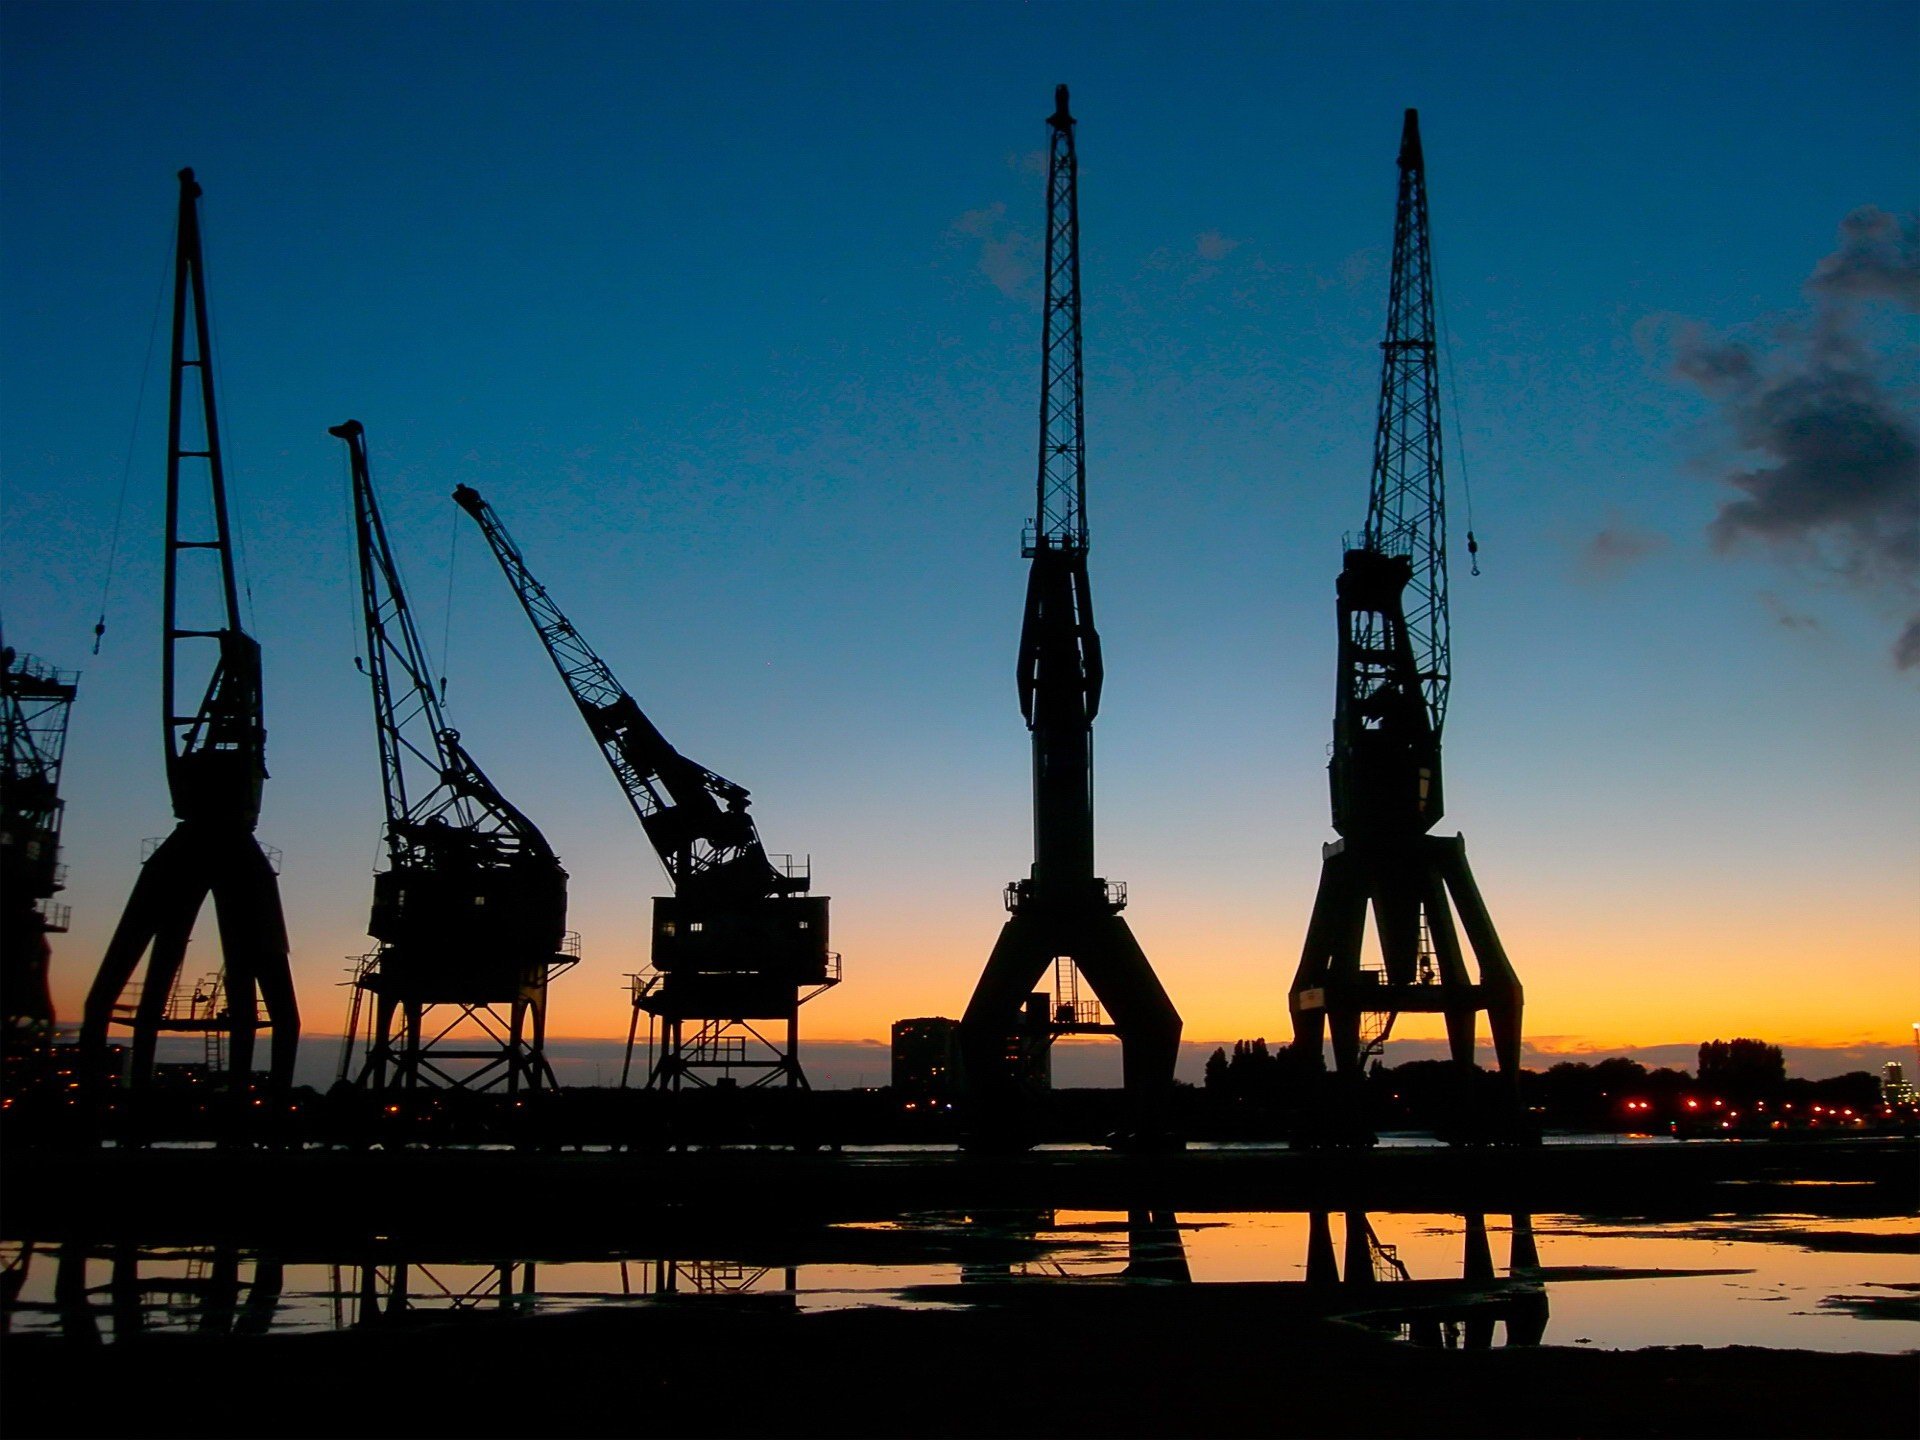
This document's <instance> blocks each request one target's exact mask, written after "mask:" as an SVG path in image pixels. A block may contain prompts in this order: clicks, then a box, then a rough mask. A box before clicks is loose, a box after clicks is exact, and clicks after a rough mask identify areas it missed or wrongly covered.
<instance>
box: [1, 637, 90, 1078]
mask: <svg viewBox="0 0 1920 1440" xmlns="http://www.w3.org/2000/svg"><path fill="white" fill-rule="evenodd" d="M77 678H78V677H77V676H76V675H74V673H73V672H72V671H70V670H68V671H62V670H56V669H54V668H53V667H52V666H51V665H48V664H46V663H45V662H43V661H40V660H36V659H35V658H34V657H33V656H31V655H16V654H15V653H14V651H13V648H12V647H11V646H6V647H3V648H0V1006H4V1012H5V1013H4V1014H3V1015H0V1059H4V1061H5V1065H4V1074H3V1075H0V1082H3V1083H4V1084H5V1086H6V1088H7V1089H8V1090H9V1091H11V1090H13V1089H15V1088H23V1087H27V1086H31V1085H32V1084H34V1083H36V1082H38V1081H39V1080H40V1079H42V1078H44V1071H45V1065H46V1062H47V1061H48V1060H49V1059H50V1058H51V1047H52V1045H53V1022H54V1014H53V993H52V989H51V987H50V985H49V983H48V979H49V977H48V967H49V965H50V963H51V961H52V958H53V953H52V950H51V949H50V948H49V946H48V944H47V936H48V935H49V934H57V933H60V932H62V931H64V930H65V929H66V928H67V915H68V911H67V907H66V905H65V904H63V903H61V902H60V901H58V900H55V899H54V898H53V897H54V896H55V895H58V894H59V893H60V891H61V890H62V889H64V888H65V887H66V866H65V865H63V864H61V863H60V825H61V820H62V818H63V816H64V815H65V807H66V802H65V801H63V800H62V799H61V798H60V770H61V767H62V765H63V763H64V762H65V757H66V750H67V717H68V715H69V714H70V713H71V711H72V709H73V697H74V695H75V693H76V691H75V685H74V682H75V681H76V679H77Z"/></svg>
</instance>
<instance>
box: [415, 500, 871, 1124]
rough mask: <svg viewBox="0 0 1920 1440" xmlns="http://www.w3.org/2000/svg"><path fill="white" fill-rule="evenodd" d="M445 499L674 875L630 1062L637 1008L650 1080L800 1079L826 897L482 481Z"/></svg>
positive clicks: (821, 988) (823, 950) (823, 962)
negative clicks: (634, 688) (644, 703)
mask: <svg viewBox="0 0 1920 1440" xmlns="http://www.w3.org/2000/svg"><path fill="white" fill-rule="evenodd" d="M453 498H454V500H455V502H456V503H457V504H459V506H460V508H461V509H463V510H465V511H466V512H467V513H468V514H469V515H471V516H472V517H473V518H474V520H475V522H476V523H478V525H479V526H480V529H481V532H482V533H483V534H484V535H485V536H486V539H487V544H488V546H489V547H490V548H491V549H492V551H493V555H494V558H495V559H496V560H498V561H499V562H500V568H501V570H502V571H503V572H504V573H505V575H506V577H507V583H508V584H510V585H511V586H512V587H513V592H514V594H515V595H517V596H518V597H519V599H520V604H521V608H522V609H524V610H525V611H526V613H527V618H528V619H529V620H530V621H532V622H533V628H534V631H535V633H537V634H538V635H539V637H540V641H541V643H542V644H543V645H545V646H546V649H547V654H548V656H549V658H551V659H552V661H553V664H554V668H555V669H556V670H558V671H559V672H560V679H561V680H562V682H563V683H564V684H565V685H566V687H567V693H568V694H570V695H571V696H572V697H573V701H574V704H575V705H576V706H577V707H578V708H579V711H580V717H581V719H583V720H585V721H586V724H587V730H588V732H589V733H591V734H592V736H593V738H594V742H595V743H596V744H597V745H599V747H600V753H601V755H602V756H603V757H604V758H605V759H606V762H607V766H608V768H609V769H611V770H612V771H613V775H614V778H615V779H616V780H617V781H618V782H619V784H620V789H621V792H622V793H623V794H624V795H625V796H626V798H627V803H628V804H629V805H631V806H632V807H633V813H634V815H635V816H636V817H637V818H638V819H639V821H640V828H641V829H642V830H643V831H644V832H645V833H646V836H647V839H648V841H649V842H650V843H651V844H652V846H653V848H654V851H655V853H656V854H658V855H659V857H660V863H661V865H662V866H663V867H665V869H666V872H667V878H668V880H669V881H670V882H671V883H672V886H673V894H671V895H663V896H658V897H656V898H655V900H654V902H653V935H652V948H651V961H652V963H651V967H650V968H649V969H648V970H647V971H645V972H643V973H641V974H638V975H635V976H634V977H633V990H632V995H633V1023H632V1024H631V1025H630V1026H629V1028H628V1032H627V1069H628V1071H630V1070H631V1068H632V1062H633V1046H634V1040H635V1036H636V1034H637V1032H638V1027H639V1023H640V1016H641V1015H642V1014H645V1015H647V1016H649V1017H650V1021H651V1022H657V1023H658V1024H659V1025H660V1026H661V1027H662V1037H661V1044H660V1047H659V1049H658V1051H657V1054H656V1056H655V1058H654V1059H653V1061H652V1063H651V1064H650V1066H649V1069H648V1075H647V1080H646V1084H647V1087H648V1088H649V1089H660V1090H668V1091H677V1090H679V1089H681V1088H682V1086H683V1085H685V1084H693V1085H699V1086H704V1085H707V1084H708V1083H709V1081H710V1080H711V1079H713V1078H718V1079H721V1080H726V1081H734V1082H737V1080H738V1078H739V1077H738V1076H736V1075H735V1074H734V1072H735V1071H743V1072H745V1073H747V1074H749V1075H753V1076H754V1078H753V1079H752V1080H751V1082H750V1084H751V1085H754V1086H764V1085H774V1084H778V1083H780V1082H782V1081H784V1082H785V1083H786V1084H787V1085H788V1086H789V1087H795V1088H805V1087H806V1084H807V1078H806V1073H805V1072H804V1071H803V1070H802V1069H801V1067H800V1049H799V1045H800V1007H801V1006H802V1005H804V1004H805V1003H806V1002H807V1001H809V1000H811V999H813V998H815V997H816V996H818V995H820V994H823V993H824V992H825V991H827V990H828V989H831V988H832V987H833V986H834V985H837V984H838V983H839V982H840V957H839V956H838V955H837V954H835V953H834V952H833V951H831V950H829V949H828V948H827V940H828V936H827V898H826V897H825V896H822V895H808V894H807V893H806V892H807V890H808V889H809V887H810V885H811V878H810V876H809V874H808V872H807V869H806V867H805V866H796V865H794V863H793V861H792V858H791V857H790V856H783V857H781V859H782V861H783V862H784V863H781V864H775V862H774V858H773V857H772V856H770V855H768V853H767V851H766V849H765V847H764V846H762V844H761V843H760V833H759V830H758V829H757V827H756V826H755V825H754V822H753V817H752V815H750V814H749V813H748V809H747V806H748V797H747V791H746V790H745V789H744V788H742V787H741V786H739V785H736V784H734V783H733V782H732V781H731V780H728V779H726V778H724V777H723V776H720V775H716V774H715V773H714V772H713V771H711V770H709V769H707V768H706V767H705V766H704V765H700V764H697V763H695V762H694V761H692V760H689V759H688V758H687V757H686V756H684V755H682V754H681V753H680V752H679V751H678V750H676V749H674V747H673V746H672V745H671V744H670V743H668V741H667V738H666V737H665V736H664V735H662V734H661V733H660V731H659V729H658V728H657V727H656V726H655V725H654V723H653V721H652V720H650V719H649V718H648V717H647V714H646V712H645V711H644V710H642V709H641V708H640V704H639V702H638V701H636V700H635V699H634V698H633V696H632V695H630V694H628V693H627V691H626V690H625V689H624V688H623V687H622V686H621V684H620V682H619V681H618V680H617V679H615V678H614V674H613V671H612V670H611V669H609V668H608V666H607V663H606V662H605V661H604V660H602V659H601V658H600V657H599V656H598V655H597V654H595V653H594V651H593V650H592V648H591V647H590V646H589V645H588V644H587V642H586V641H585V640H584V639H583V638H581V635H580V632H579V631H577V630H575V629H574V627H573V623H572V622H571V621H570V620H568V619H567V617H566V616H565V615H564V614H562V613H561V611H560V607H559V606H557V605H556V604H554V602H553V601H552V599H551V598H549V597H548V595H547V592H546V588H545V587H544V586H542V585H541V584H540V582H539V581H537V580H535V579H534V578H533V573H532V571H530V570H529V569H528V568H527V564H526V561H525V560H524V559H523V558H522V557H521V554H520V549H519V547H518V546H517V545H515V544H514V543H513V539H512V537H511V536H509V535H508V534H507V531H506V527H505V526H503V525H502V524H501V523H500V518H499V516H497V515H496V514H494V511H493V507H492V506H491V505H489V504H487V502H486V501H485V500H483V499H482V498H481V497H480V494H479V492H478V491H476V490H474V489H472V488H470V487H469V486H466V485H462V486H460V487H459V488H458V489H457V490H455V491H454V492H453ZM769 1022H773V1023H769ZM776 1023H777V1024H780V1025H784V1027H785V1034H784V1036H782V1035H781V1034H780V1033H778V1031H777V1030H776V1029H775V1024H776ZM649 1048H650V1049H651V1048H652V1047H651V1046H649ZM756 1072H757V1074H756Z"/></svg>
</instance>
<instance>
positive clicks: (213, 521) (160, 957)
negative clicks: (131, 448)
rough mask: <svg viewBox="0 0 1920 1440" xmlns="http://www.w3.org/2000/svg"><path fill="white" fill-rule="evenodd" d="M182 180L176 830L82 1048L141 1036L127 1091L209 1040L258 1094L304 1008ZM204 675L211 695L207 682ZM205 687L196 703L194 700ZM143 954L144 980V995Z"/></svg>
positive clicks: (168, 693) (230, 1074) (171, 576)
mask: <svg viewBox="0 0 1920 1440" xmlns="http://www.w3.org/2000/svg"><path fill="white" fill-rule="evenodd" d="M179 180H180V212H179V230H178V235H177V238H176V241H175V251H174V270H173V277H174V278H173V352H172V369H171V383H170V385H169V395H168V411H167V520H166V571H165V582H164V590H163V598H162V607H161V621H160V625H161V630H160V646H161V680H160V695H161V704H162V710H161V721H162V729H163V732H164V734H165V736H166V753H167V789H168V791H169V793H170V794H171V796H172V799H173V813H174V816H175V818H176V820H177V821H178V823H177V824H176V825H175V826H174V829H173V832H172V833H171V834H169V835H168V836H167V837H166V839H164V840H163V841H161V842H160V844H159V845H158V846H157V847H156V848H155V849H154V850H153V852H152V854H150V855H149V856H147V858H146V860H145V861H144V862H143V863H142V865H141V867H140V874H139V877H138V878H137V879H136V880H135V881H134V886H133V892H132V894H131V895H129V896H128V899H127V908H126V909H125V911H124V912H122V914H121V916H120V923H119V924H118V926H116V927H115V929H114V932H113V937H112V939H110V940H109V941H108V942H107V950H106V954H105V955H104V956H103V957H102V958H101V961H100V969H99V972H98V973H97V974H96V975H95V977H94V981H93V986H92V989H91V990H89V992H88V994H87V1001H86V1009H85V1012H84V1015H83V1018H82V1021H81V1044H82V1048H83V1050H85V1051H87V1052H88V1053H89V1054H91V1055H94V1056H95V1057H101V1056H104V1053H105V1049H106V1043H107V1031H108V1027H109V1026H111V1025H115V1024H119V1025H125V1026H128V1027H130V1028H131V1030H132V1031H133V1054H132V1060H131V1065H130V1068H129V1069H128V1072H127V1075H126V1079H127V1081H128V1083H129V1084H131V1085H133V1086H135V1087H140V1086H144V1085H145V1084H147V1083H148V1082H150V1081H151V1079H152V1076H153V1066H154V1053H155V1049H156V1047H157V1045H158V1042H159V1037H160V1035H161V1033H162V1032H163V1031H184V1032H188V1033H196V1034H198V1035H200V1036H201V1037H203V1038H204V1039H205V1040H207V1041H208V1049H207V1054H208V1057H209V1062H210V1063H211V1064H216V1065H217V1064H220V1063H223V1062H224V1064H225V1067H226V1073H227V1079H228V1082H229V1084H230V1085H231V1087H232V1088H233V1090H234V1091H235V1092H236V1093H244V1092H245V1091H246V1089H247V1088H248V1087H249V1085H250V1084H251V1083H252V1077H253V1052H254V1041H255V1035H256V1032H257V1031H259V1030H260V1029H261V1028H263V1027H264V1028H268V1029H271V1030H272V1032H273V1037H272V1039H273V1046H272V1052H271V1061H270V1065H269V1072H268V1073H269V1079H270V1082H271V1084H272V1086H273V1087H274V1088H275V1089H284V1088H286V1087H287V1086H289V1085H291V1084H292V1082H293V1062H294V1055H295V1051H296V1049H297V1047H298V1045H299V1042H300V1012H299V1005H298V1002H297V1000H296V999H295V996H294V989H293V972H292V970H291V968H290V966H289V964H288V960H287V924H286V919H285V916H284V915H283V913H282V911H281V908H280V884H279V879H278V877H277V874H276V867H275V864H274V862H273V861H272V860H270V859H269V858H268V856H267V852H266V850H264V849H263V848H262V847H261V844H260V841H259V839H258V838H257V837H256V836H255V835H254V827H255V826H256V825H257V824H258V823H259V819H260V800H261V792H262V790H263V788H264V785H265V781H266V778H267V765H266V741H267V729H266V721H265V719H264V717H263V712H262V706H261V686H260V644H259V642H258V641H256V640H255V639H254V638H253V637H252V636H251V635H249V634H248V633H247V632H246V631H245V629H243V628H242V626H241V623H240V595H239V586H238V583H237V581H236V579H235V574H234V563H233V531H232V527H231V526H230V525H229V524H228V520H227V486H226V472H225V469H224V468H223V465H222V461H221V452H220V426H219V419H218V416H217V414H216V412H215V403H214V391H215V386H214V378H213V347H212V342H211V337H210V334H209V329H208V323H207V282H206V263H205V260H204V258H203V256H202V254H201V244H200V211H199V202H200V186H199V185H198V184H197V183H196V182H195V180H194V178H193V171H191V170H182V171H181V172H180V175H179ZM189 297H191V306H189ZM189 310H190V311H191V316H190V318H191V325H189V323H188V322H189ZM189 384H191V386H192V388H193V391H194V396H195V398H196V399H197V401H198V403H197V405H194V406H193V407H192V408H193V409H194V410H195V411H197V412H198V417H199V433H198V436H197V437H195V436H194V435H192V433H191V427H190V425H189V422H188V415H187V412H188V409H189V406H188V402H187V398H186V394H185V391H186V389H187V387H188V385H189ZM188 462H193V463H195V464H198V465H199V466H200V467H201V473H202V475H203V477H204V484H205V488H204V489H201V488H200V487H198V486H189V485H186V484H184V483H183V481H182V476H181V470H182V466H183V465H185V464H187V463H188ZM183 510H184V511H186V512H187V515H186V517H185V518H183V515H182V512H183ZM183 532H189V534H190V538H183ZM183 592H184V593H183ZM202 676H204V677H205V681H204V684H205V688H204V690H202V689H201V688H200V684H199V683H198V682H199V678H200V677H202ZM196 691H198V692H199V696H200V698H199V699H198V701H197V702H195V701H192V700H190V699H189V697H191V696H193V695H194V694H195V692H196ZM209 895H211V896H212V897H213V905H214V912H215V914H216V916H217V917H218V920H219V927H220V952H221V962H222V963H221V970H220V972H219V973H218V975H217V976H215V977H213V978H212V979H211V980H209V981H202V982H201V983H200V984H199V985H196V986H194V987H192V993H191V995H189V993H188V989H187V987H186V986H185V985H184V984H183V983H181V981H182V977H181V974H180V969H181V964H182V962H183V961H184V960H185V958H186V953H187V944H188V941H189V940H190V939H191V938H192V935H193V925H194V921H195V919H196V918H197V917H198V916H199V913H200V909H201V906H202V905H203V904H204V903H205V902H206V899H207V897H208V896H209ZM149 947H151V953H150V954H149ZM143 955H145V956H146V957H147V967H146V975H145V978H144V981H143V982H142V983H141V984H140V985H139V986H137V987H136V988H131V989H130V988H129V982H130V981H132V979H133V973H134V971H135V970H136V969H137V968H138V967H139V964H140V960H141V957H142V956H143ZM262 1008H264V1009H265V1012H266V1013H265V1016H264V1018H263V1017H262V1015H261V1013H260V1012H261V1010H262ZM221 1036H227V1037H230V1042H229V1043H230V1045H231V1049H230V1052H228V1053H227V1054H225V1055H221V1054H220V1053H219V1052H218V1051H217V1050H216V1049H215V1042H216V1041H217V1040H218V1039H219V1037H221ZM90 1068H91V1067H90Z"/></svg>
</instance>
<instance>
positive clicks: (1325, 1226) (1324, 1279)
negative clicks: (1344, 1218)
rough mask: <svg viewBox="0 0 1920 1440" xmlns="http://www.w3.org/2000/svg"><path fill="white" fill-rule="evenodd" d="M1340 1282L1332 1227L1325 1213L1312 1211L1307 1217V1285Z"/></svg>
mask: <svg viewBox="0 0 1920 1440" xmlns="http://www.w3.org/2000/svg"><path fill="white" fill-rule="evenodd" d="M1339 1280H1340V1263H1339V1261H1337V1260H1336V1259H1334V1253H1333V1226H1332V1225H1331V1224H1330V1223H1329V1222H1328V1219H1327V1212H1326V1211H1324V1210H1314V1211H1312V1212H1310V1213H1309V1214H1308V1216H1307V1284H1309V1285H1334V1284H1338V1283H1339Z"/></svg>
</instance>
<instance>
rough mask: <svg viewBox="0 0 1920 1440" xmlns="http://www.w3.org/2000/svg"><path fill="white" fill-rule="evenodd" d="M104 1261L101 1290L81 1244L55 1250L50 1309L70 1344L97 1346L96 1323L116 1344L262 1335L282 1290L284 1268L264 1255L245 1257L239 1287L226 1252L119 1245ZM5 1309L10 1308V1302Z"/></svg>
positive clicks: (93, 1262) (233, 1258) (235, 1253)
mask: <svg viewBox="0 0 1920 1440" xmlns="http://www.w3.org/2000/svg"><path fill="white" fill-rule="evenodd" d="M105 1255H106V1259H107V1268H106V1280H105V1283H104V1284H103V1283H100V1281H99V1279H98V1278H97V1277H98V1275H99V1272H100V1269H101V1266H100V1261H99V1257H97V1256H96V1254H95V1252H94V1251H92V1250H91V1249H90V1248H89V1247H87V1246H85V1245H76V1244H65V1245H62V1246H61V1247H60V1254H59V1262H58V1264H57V1265H56V1267H55V1271H54V1280H53V1310H54V1313H55V1314H56V1315H57V1316H58V1318H59V1328H60V1330H61V1333H63V1334H64V1335H66V1336H67V1338H68V1339H70V1340H77V1341H81V1342H83V1343H88V1344H98V1343H99V1342H100V1340H101V1338H102V1331H101V1324H100V1321H101V1319H102V1317H103V1316H104V1317H105V1318H106V1319H107V1320H109V1322H110V1326H111V1333H112V1336H113V1339H114V1340H115V1341H116V1342H126V1341H130V1340H133V1339H134V1338H136V1337H137V1336H139V1335H142V1334H144V1333H146V1332H148V1331H158V1330H192V1331H195V1332H197V1333H199V1334H202V1335H264V1334H266V1333H267V1330H268V1329H269V1328H270V1327H271V1326H272V1324H273V1322H274V1317H275V1314H276V1312H277V1311H278V1310H279V1308H280V1299H281V1292H282V1290H283V1289H284V1288H285V1281H286V1271H285V1267H284V1266H283V1265H282V1264H281V1262H280V1258H279V1257H278V1256H277V1255H274V1254H271V1253H268V1252H261V1253H258V1254H254V1255H252V1256H251V1258H250V1260H248V1261H247V1262H246V1270H247V1275H246V1279H245V1281H244V1282H243V1281H242V1278H241V1268H242V1255H241V1252H240V1251H239V1250H238V1249H237V1248H236V1247H234V1246H231V1245H212V1246H197V1247H188V1248H184V1249H175V1248H172V1247H164V1248H163V1247H143V1246H138V1245H130V1244H125V1243H122V1244H119V1245H115V1246H113V1247H111V1249H110V1250H108V1251H107V1252H105ZM8 1308H9V1310H12V1309H13V1308H15V1306H14V1303H13V1302H12V1301H11V1300H10V1303H9V1307H8ZM21 1308H25V1307H21Z"/></svg>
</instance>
